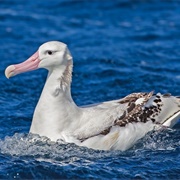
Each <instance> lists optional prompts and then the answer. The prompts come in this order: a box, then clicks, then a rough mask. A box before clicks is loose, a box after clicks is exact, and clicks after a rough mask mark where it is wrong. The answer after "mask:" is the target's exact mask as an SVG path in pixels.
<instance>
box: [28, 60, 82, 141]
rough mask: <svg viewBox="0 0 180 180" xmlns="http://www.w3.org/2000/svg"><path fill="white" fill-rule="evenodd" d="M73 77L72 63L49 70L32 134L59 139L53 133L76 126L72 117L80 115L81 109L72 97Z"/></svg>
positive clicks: (36, 111) (36, 110)
mask: <svg viewBox="0 0 180 180" xmlns="http://www.w3.org/2000/svg"><path fill="white" fill-rule="evenodd" d="M71 76H72V63H71V61H70V62H69V64H67V65H64V66H63V65H61V67H56V68H53V69H50V70H49V73H48V76H47V80H46V83H45V86H44V88H43V91H42V94H41V97H40V99H39V102H38V104H37V106H36V109H35V112H34V117H33V122H32V125H31V129H30V132H32V133H36V134H40V135H46V136H49V137H51V139H57V137H56V138H54V137H53V133H54V134H57V133H60V132H61V131H63V129H68V127H70V126H71V125H72V124H74V122H72V121H74V117H71V116H73V114H78V111H79V108H78V107H77V106H76V104H75V103H74V101H73V99H72V97H71V89H70V85H71ZM69 112H71V113H69ZM73 112H74V113H73ZM57 131H58V132H57Z"/></svg>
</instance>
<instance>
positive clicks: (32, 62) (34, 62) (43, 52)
mask: <svg viewBox="0 0 180 180" xmlns="http://www.w3.org/2000/svg"><path fill="white" fill-rule="evenodd" d="M71 60H72V56H71V54H70V52H69V50H68V48H67V45H66V44H64V43H62V42H59V41H50V42H46V43H44V44H42V45H41V46H40V47H39V49H38V51H37V52H35V53H34V54H33V55H32V56H31V57H30V58H28V59H27V60H26V61H24V62H22V63H20V64H15V65H10V66H8V67H7V68H6V70H5V75H6V77H7V78H10V77H12V76H15V75H17V74H20V73H23V72H27V71H32V70H35V69H38V68H45V69H48V70H51V69H52V70H53V69H54V68H59V67H61V66H66V65H67V64H68V62H69V61H71Z"/></svg>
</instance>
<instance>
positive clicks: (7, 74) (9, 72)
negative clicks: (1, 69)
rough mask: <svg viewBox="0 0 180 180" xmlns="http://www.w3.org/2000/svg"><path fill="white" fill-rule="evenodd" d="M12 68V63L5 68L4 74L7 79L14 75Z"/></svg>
mask: <svg viewBox="0 0 180 180" xmlns="http://www.w3.org/2000/svg"><path fill="white" fill-rule="evenodd" d="M14 70H15V67H14V65H10V66H8V67H7V68H6V70H5V76H6V78H7V79H9V78H10V77H12V76H13V75H14V72H13V71H14Z"/></svg>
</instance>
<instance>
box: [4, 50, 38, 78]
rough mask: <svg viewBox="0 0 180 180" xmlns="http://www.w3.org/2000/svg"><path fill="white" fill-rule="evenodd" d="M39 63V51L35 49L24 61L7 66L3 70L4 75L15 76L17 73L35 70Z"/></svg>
mask: <svg viewBox="0 0 180 180" xmlns="http://www.w3.org/2000/svg"><path fill="white" fill-rule="evenodd" d="M39 63H40V60H39V53H38V51H37V52H35V53H34V54H33V55H32V56H31V57H30V58H28V59H27V60H26V61H24V62H22V63H20V64H15V65H10V66H8V67H7V68H6V70H5V76H6V77H7V78H8V79H9V78H10V77H12V76H15V75H17V74H20V73H23V72H27V71H32V70H35V69H37V68H38V65H39Z"/></svg>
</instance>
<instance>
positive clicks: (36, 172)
mask: <svg viewBox="0 0 180 180" xmlns="http://www.w3.org/2000/svg"><path fill="white" fill-rule="evenodd" d="M179 19H180V2H179V1H178V0H171V1H163V0H162V1H160V0H159V1H158V0H157V1H155V0H150V1H143V0H136V1H134V0H119V1H118V0H114V1H110V0H104V1H100V0H99V1H98V0H93V1H86V0H84V1H77V0H74V1H73V0H72V1H70V0H53V1H48V0H43V1H41V0H36V1H30V0H27V1H23V0H0V58H1V61H0V73H1V76H0V90H1V91H0V92H1V96H0V103H1V108H0V179H180V173H179V172H180V154H179V150H180V141H179V139H180V123H178V124H177V125H176V126H175V127H174V128H173V129H166V130H163V131H161V132H156V133H149V134H147V135H146V136H145V137H144V138H143V139H141V140H140V141H139V142H137V144H136V145H135V146H134V147H132V148H131V149H129V150H127V151H125V152H121V151H95V150H92V149H88V148H85V147H78V146H76V145H74V144H63V143H62V142H57V143H53V142H51V141H50V140H49V139H47V138H45V137H43V141H42V138H40V137H39V136H37V135H32V134H28V131H29V128H30V124H31V119H32V115H33V111H34V108H35V105H36V103H37V101H38V98H39V96H40V93H41V90H42V88H43V85H44V82H45V79H46V74H47V72H46V70H38V71H34V72H29V73H25V74H21V75H19V76H16V77H14V78H12V79H10V80H7V79H6V78H5V76H4V70H5V68H6V67H7V66H8V65H10V64H13V63H18V62H22V61H23V60H25V59H27V58H28V57H29V56H30V55H32V54H33V53H34V52H35V51H36V50H37V48H38V47H39V46H40V45H41V44H42V43H44V42H46V41H49V40H59V41H63V42H65V43H67V44H68V46H69V49H70V51H71V53H72V55H73V57H74V72H73V83H72V95H73V98H74V100H75V102H76V103H77V104H78V105H86V104H91V103H97V102H102V101H106V100H113V99H118V98H121V97H123V96H125V95H127V94H129V93H132V92H141V91H146V92H149V91H151V90H154V91H155V92H162V93H166V92H170V93H172V94H173V95H180V91H179V86H180V59H179V57H180V20H179Z"/></svg>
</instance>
